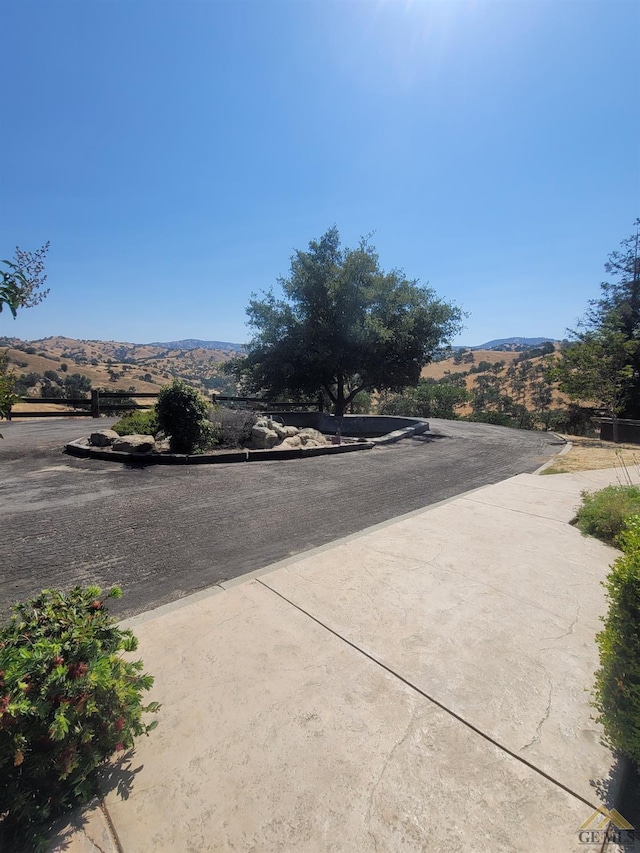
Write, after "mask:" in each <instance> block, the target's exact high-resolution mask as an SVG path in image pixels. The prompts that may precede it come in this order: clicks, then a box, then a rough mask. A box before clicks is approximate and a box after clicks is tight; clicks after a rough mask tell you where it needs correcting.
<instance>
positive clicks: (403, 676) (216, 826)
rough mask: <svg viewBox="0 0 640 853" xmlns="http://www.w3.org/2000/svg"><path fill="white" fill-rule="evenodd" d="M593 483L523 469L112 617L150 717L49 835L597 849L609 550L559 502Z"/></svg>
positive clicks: (378, 851)
mask: <svg viewBox="0 0 640 853" xmlns="http://www.w3.org/2000/svg"><path fill="white" fill-rule="evenodd" d="M615 481H616V472H615V471H614V472H612V471H597V472H590V473H585V474H562V475H558V476H546V477H541V476H532V475H529V474H523V475H520V476H518V477H515V478H513V479H510V480H507V481H505V482H502V483H499V484H496V485H493V486H488V487H485V488H482V489H480V490H477V491H475V492H473V493H470V494H466V495H464V496H462V497H459V498H456V499H454V500H453V501H451V502H447V503H446V504H444V505H440V506H438V507H435V508H432V509H426V510H423V511H419V512H417V513H412V514H411V515H409V516H408V517H405V518H402V519H396V520H395V521H392V522H389V523H387V524H384V525H380V526H378V527H377V528H375V529H373V530H368V531H364V532H363V533H361V534H357V535H355V536H352V537H348V538H347V539H346V540H343V541H340V542H336V543H334V544H332V545H329V546H327V547H324V548H321V549H317V550H316V551H314V552H312V553H307V554H304V555H301V556H299V557H294V558H292V559H290V560H288V561H286V564H284V565H282V564H280V565H276V566H272V567H270V569H269V570H268V571H266V572H261V573H260V574H258V575H256V576H253V577H251V578H244V579H243V578H239V579H237V581H232V582H230V583H226V584H223V586H222V587H218V588H214V589H211V590H209V591H207V592H203V593H200V594H198V595H195V596H191V597H189V598H188V599H186V600H184V601H181V602H175V603H174V604H171V605H168V606H167V607H164V608H160V609H159V610H157V611H155V612H149V613H146V614H142V615H140V616H137V617H134V618H133V619H132V620H130V624H131V627H132V628H133V629H134V631H135V634H136V635H137V636H138V637H139V639H140V647H139V653H140V656H141V657H142V659H143V660H144V662H145V667H146V668H147V669H148V671H149V672H151V673H153V674H154V675H155V677H156V682H155V685H154V688H153V696H152V698H154V699H156V700H157V701H159V702H162V703H163V707H162V709H161V710H160V713H159V720H160V725H159V727H158V728H157V730H156V731H154V732H152V734H151V735H150V737H149V738H140V739H139V741H138V744H137V749H136V751H135V753H134V754H132V755H124V756H123V757H122V760H121V761H119V762H116V763H115V764H114V765H113V767H112V769H111V772H109V773H108V774H106V775H105V777H104V780H103V786H102V790H103V793H104V801H103V803H102V807H101V808H95V809H93V810H91V809H90V810H89V811H88V812H87V813H86V814H85V817H84V820H85V821H86V823H85V825H84V828H82V829H81V828H80V827H79V823H78V822H77V821H76V822H75V823H74V826H72V827H71V828H70V829H69V830H64V829H63V830H62V831H61V833H60V834H59V835H58V837H57V839H56V842H55V843H54V845H53V846H52V851H55V853H59V851H62V850H67V851H68V853H82V851H87V850H92V851H93V850H101V851H104V853H123V852H124V853H175V851H193V853H204V852H205V851H247V852H248V851H255V852H256V853H258V851H259V853H340V851H344V853H383V852H384V853H387V851H388V853H391V852H392V851H393V853H396V851H397V852H398V853H425V851H428V853H430V852H431V851H433V853H487V851H491V853H549V851H554V853H569V851H572V853H577V851H583V853H584V851H591V850H598V851H602V850H603V849H604V847H603V843H602V842H603V839H604V832H603V831H602V829H601V828H600V829H599V827H601V826H602V825H603V824H602V822H603V815H602V813H598V814H596V813H595V812H596V810H597V809H598V808H600V807H601V806H604V807H605V808H609V809H610V808H611V807H612V806H617V807H619V808H620V807H621V806H619V804H618V801H617V799H616V792H617V783H618V776H617V771H616V763H615V760H614V758H613V756H612V755H611V754H610V752H609V751H608V749H606V748H605V747H604V746H603V745H602V743H601V741H600V736H601V730H600V728H599V726H598V724H597V723H596V722H595V720H594V712H593V709H592V708H591V707H590V705H589V698H590V696H589V691H590V689H591V687H592V685H593V674H594V671H595V669H596V667H597V665H598V659H597V648H596V644H595V639H594V638H595V634H596V632H597V631H598V630H599V629H600V627H601V622H600V616H601V615H602V614H603V613H604V611H605V601H604V593H603V589H602V586H601V581H602V579H603V578H604V577H605V575H606V572H607V570H608V566H609V564H610V563H611V561H612V560H613V559H614V558H615V557H616V554H617V552H616V551H615V550H614V549H612V548H609V547H607V546H606V545H603V544H602V543H601V542H598V541H597V540H595V539H591V538H588V537H583V536H582V535H581V534H580V533H579V531H578V530H577V529H576V528H575V527H572V526H571V525H569V524H568V521H569V520H570V519H571V517H572V516H573V514H574V511H575V508H576V506H577V505H578V503H579V500H580V491H581V489H583V488H591V489H596V488H599V487H601V486H603V485H605V484H606V483H608V482H615ZM106 815H108V816H109V822H107V820H106V819H105V818H106ZM624 816H625V814H623V817H624ZM626 817H627V818H629V819H633V816H632V815H631V814H627V815H626ZM604 825H606V818H605V820H604ZM68 842H71V843H70V846H69V847H67V846H65V844H66V843H68ZM607 849H609V848H607ZM611 849H613V848H611ZM616 849H618V848H616ZM624 849H637V848H635V847H633V848H624Z"/></svg>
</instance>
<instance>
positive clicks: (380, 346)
mask: <svg viewBox="0 0 640 853" xmlns="http://www.w3.org/2000/svg"><path fill="white" fill-rule="evenodd" d="M279 284H280V287H281V290H282V296H276V295H275V293H274V292H273V290H270V291H269V292H267V293H265V294H263V298H262V299H258V298H256V297H254V298H252V299H251V301H250V303H249V307H248V309H247V314H248V317H249V325H250V326H251V328H252V329H253V330H254V336H253V338H252V339H251V341H250V343H249V344H248V346H247V351H246V355H245V356H244V357H242V358H239V359H236V360H235V361H234V362H233V363H232V364H231V365H230V367H229V370H231V371H232V372H234V373H235V375H236V377H237V378H238V379H239V380H242V381H243V382H244V384H245V387H247V388H248V389H250V390H252V391H254V392H255V391H261V392H266V393H268V394H270V395H272V396H277V395H280V396H282V395H291V396H296V397H304V396H312V395H315V394H317V393H319V392H323V393H324V394H325V395H326V396H327V397H328V398H329V400H330V401H331V403H332V405H333V408H334V411H335V413H336V415H343V414H344V412H345V410H346V407H347V406H348V405H349V404H350V402H351V401H352V400H353V399H354V398H355V397H356V395H357V394H358V393H360V392H361V391H396V392H399V391H401V390H402V389H403V388H405V387H406V386H408V385H415V384H417V382H418V380H419V379H420V371H421V369H422V367H423V366H424V365H425V364H427V363H428V362H429V361H430V360H431V359H432V357H433V354H434V352H435V351H436V350H437V349H438V348H440V347H442V346H443V345H445V344H447V343H448V342H449V340H450V338H451V337H452V336H453V335H454V334H455V333H456V332H458V331H459V330H460V328H461V324H462V317H463V314H462V311H461V310H460V308H458V307H457V306H455V305H453V304H451V303H449V302H445V301H443V300H441V299H439V298H438V297H437V296H436V294H435V293H434V291H433V290H431V289H430V288H428V287H424V286H420V285H419V284H418V282H417V281H410V280H408V279H407V278H406V277H405V275H404V273H403V272H402V271H401V270H392V271H391V272H384V271H383V270H382V269H381V268H380V264H379V261H378V255H377V254H376V251H375V249H374V248H373V246H371V245H369V242H368V239H366V238H365V239H362V240H361V241H360V243H359V245H358V246H357V248H355V249H349V248H342V247H341V245H340V235H339V233H338V229H337V228H336V227H335V226H334V227H333V228H330V229H329V230H328V231H327V232H326V234H324V235H323V236H322V237H321V238H320V239H319V240H312V241H311V242H310V243H309V248H308V250H307V251H296V252H295V254H294V255H293V257H292V258H291V269H290V273H289V276H288V277H287V278H283V279H280V280H279Z"/></svg>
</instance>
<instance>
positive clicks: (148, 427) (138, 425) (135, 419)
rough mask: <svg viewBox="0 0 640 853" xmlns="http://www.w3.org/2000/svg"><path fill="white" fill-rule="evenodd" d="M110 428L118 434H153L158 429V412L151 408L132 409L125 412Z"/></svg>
mask: <svg viewBox="0 0 640 853" xmlns="http://www.w3.org/2000/svg"><path fill="white" fill-rule="evenodd" d="M111 429H113V430H115V431H116V432H117V433H118V435H155V434H156V433H157V432H158V430H159V429H160V425H159V424H158V414H157V412H156V410H155V408H153V409H147V410H143V409H134V410H133V411H132V412H127V413H126V415H124V417H122V418H121V419H120V420H119V421H118V423H116V424H114V425H113V426H112V427H111Z"/></svg>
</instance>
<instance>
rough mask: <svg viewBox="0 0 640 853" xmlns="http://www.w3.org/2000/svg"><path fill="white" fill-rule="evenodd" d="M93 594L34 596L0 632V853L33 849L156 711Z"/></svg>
mask: <svg viewBox="0 0 640 853" xmlns="http://www.w3.org/2000/svg"><path fill="white" fill-rule="evenodd" d="M100 594H101V590H100V589H99V587H95V586H94V587H87V588H86V589H82V588H80V587H74V588H73V589H72V590H71V591H70V592H69V593H67V594H64V593H62V592H59V591H57V590H44V591H43V592H42V593H40V595H39V596H37V597H36V598H34V599H32V600H30V601H28V602H26V603H24V604H18V605H16V606H15V607H14V608H13V610H14V615H13V616H12V618H11V621H10V622H9V624H8V625H7V626H6V627H4V628H2V629H1V630H0V778H1V779H2V784H1V785H0V849H7V850H8V849H15V848H16V847H17V846H18V843H23V842H24V841H30V842H31V843H35V844H36V845H37V843H41V842H42V840H43V839H42V832H43V828H44V827H46V825H47V824H48V823H49V822H50V821H51V820H52V819H53V818H54V817H55V816H56V815H57V814H59V813H61V812H63V811H65V810H66V809H69V808H71V807H72V806H74V805H76V804H79V803H84V802H87V801H88V800H89V799H90V798H91V797H92V796H93V795H94V793H95V771H96V769H97V768H98V767H99V766H100V765H102V764H103V763H104V762H105V761H106V760H107V759H108V758H109V757H110V756H111V755H112V754H113V753H114V752H115V751H117V750H121V749H126V748H128V747H130V746H132V745H133V739H134V737H136V736H138V735H141V734H147V733H148V732H149V731H151V730H152V729H153V728H155V726H156V725H157V722H156V721H154V722H152V723H150V724H148V725H147V724H145V723H143V722H142V714H143V713H145V712H151V713H153V712H155V711H157V710H158V708H159V707H160V706H159V705H158V704H157V703H156V702H152V703H150V704H148V705H146V706H143V705H142V702H141V694H142V691H144V690H149V688H150V687H151V685H152V683H153V679H152V677H151V676H150V675H143V674H141V672H142V666H143V665H142V661H135V662H130V661H125V660H124V659H123V658H122V656H121V652H131V651H134V650H135V649H136V647H137V640H136V638H135V637H134V636H133V634H132V633H131V631H128V630H125V631H122V630H120V629H119V628H118V627H117V626H116V622H115V619H114V618H113V617H112V616H110V615H109V613H108V610H107V608H106V606H105V603H104V599H103V598H101V597H100ZM119 596H120V590H119V589H118V588H117V587H114V588H113V589H112V590H111V591H110V592H109V593H108V594H107V596H105V598H107V597H110V598H117V597H119ZM3 842H4V844H6V848H5V847H4V846H3Z"/></svg>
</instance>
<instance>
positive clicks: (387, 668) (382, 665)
mask: <svg viewBox="0 0 640 853" xmlns="http://www.w3.org/2000/svg"><path fill="white" fill-rule="evenodd" d="M255 582H256V583H259V584H260V585H261V586H263V587H264V588H265V589H268V590H269V591H270V592H272V593H273V594H274V595H277V596H278V598H280V599H282V601H284V602H286V603H287V604H289V605H291V607H295V609H296V610H298V611H299V612H300V613H302V614H303V615H305V616H307V617H308V618H309V619H311V620H312V621H313V622H315V623H316V624H317V625H319V626H320V627H321V628H324V630H325V631H328V632H329V633H330V634H333V636H334V637H336V638H337V639H338V640H340V641H342V642H343V643H346V645H348V646H350V647H351V648H352V649H353V650H354V651H356V652H358V653H359V654H361V655H363V656H364V657H366V658H367V659H368V660H370V661H371V663H373V664H375V665H376V666H379V667H380V668H381V669H384V670H385V672H387V673H389V675H391V676H393V677H394V678H396V679H397V680H398V681H401V682H402V683H403V684H404V685H406V686H407V687H409V689H411V690H413V691H414V692H415V693H417V694H418V695H420V696H422V698H423V699H426V700H427V701H428V702H431V703H432V704H433V705H435V706H436V707H437V708H439V709H440V710H441V711H444V712H445V713H446V714H448V715H449V716H450V717H452V718H453V719H454V720H456V721H457V722H459V723H461V724H462V725H463V726H466V728H468V729H469V730H470V731H472V732H474V734H476V735H478V736H479V737H481V738H482V739H483V740H485V741H487V742H488V743H490V744H491V745H492V746H494V747H495V748H496V749H498V750H500V751H501V752H502V753H504V754H505V755H508V756H509V757H510V758H513V759H515V760H516V761H518V762H519V763H520V764H523V765H524V766H525V767H528V768H529V769H530V770H533V772H534V773H537V774H538V775H539V776H542V777H543V778H544V779H546V780H547V781H548V782H551V784H552V785H556V786H557V787H558V788H561V789H562V790H563V791H565V793H567V794H569V795H570V796H572V797H575V799H577V800H579V801H580V802H582V803H584V804H585V805H586V806H588V807H589V808H590V809H597V808H598V807H599V806H598V804H597V803H593V802H591V801H589V800H588V799H586V797H583V796H582V795H581V794H579V793H577V792H576V791H574V790H572V789H571V788H569V787H568V786H567V785H564V784H563V783H562V782H560V781H559V780H558V779H556V778H555V777H553V776H551V775H550V774H549V773H545V771H544V770H541V769H540V767H537V766H536V765H535V764H532V763H531V762H530V761H527V759H526V758H523V757H522V756H521V755H518V753H517V752H513V750H511V749H509V748H508V747H506V746H505V745H504V744H502V743H500V742H499V741H497V740H495V739H494V738H492V737H491V735H489V734H487V732H484V731H482V729H479V728H478V727H477V726H474V725H473V723H470V722H469V721H468V720H465V718H464V717H461V716H460V714H456V712H455V711H453V710H452V709H451V708H449V707H447V706H446V705H444V704H443V703H442V702H439V701H438V700H437V699H435V698H434V697H433V696H431V695H430V694H429V693H426V692H425V691H424V690H422V689H421V688H420V687H418V686H417V685H416V684H414V683H413V682H412V681H410V680H409V679H407V678H405V677H404V676H402V675H400V673H399V672H396V671H395V670H394V669H392V668H391V667H390V666H387V664H385V663H383V662H382V661H381V660H378V658H376V657H375V656H374V655H372V654H370V653H369V652H367V651H365V650H364V649H363V648H361V647H360V646H358V645H356V643H353V642H352V641H351V640H349V639H347V637H345V636H343V635H342V634H340V633H339V632H338V631H335V630H334V629H333V628H331V627H330V626H329V625H327V624H326V622H323V621H322V620H321V619H318V618H317V617H316V616H314V615H313V614H312V613H309V611H308V610H305V609H304V607H300V605H299V604H296V603H295V601H292V600H291V599H290V598H287V596H286V595H283V594H282V593H281V592H278V591H277V590H276V589H274V588H273V587H271V586H269V584H268V583H265V581H264V580H262V579H261V578H255Z"/></svg>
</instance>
